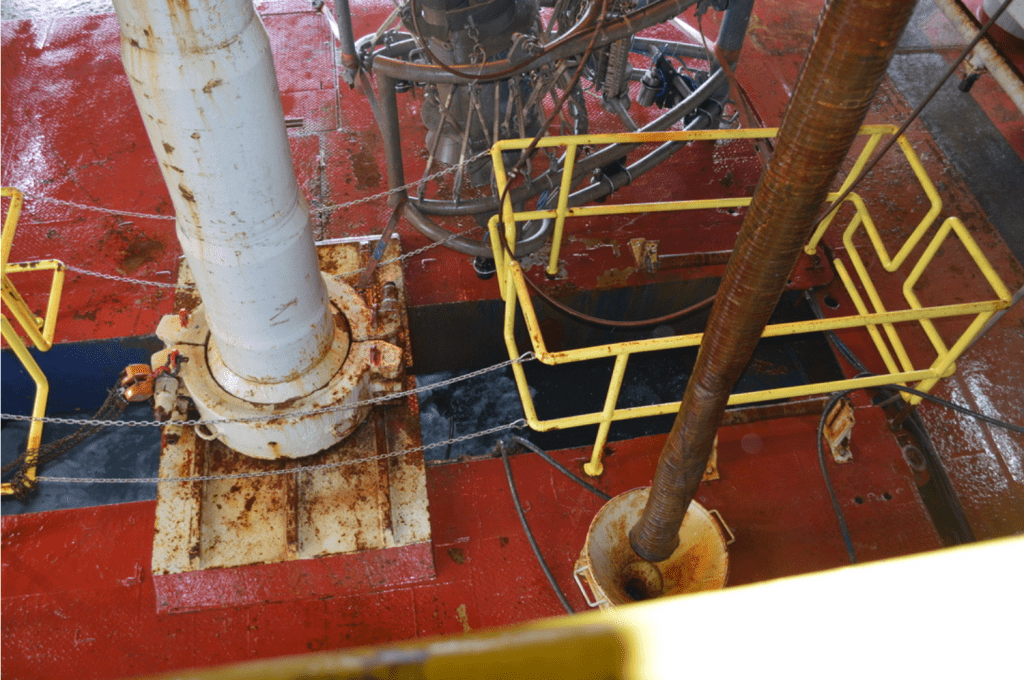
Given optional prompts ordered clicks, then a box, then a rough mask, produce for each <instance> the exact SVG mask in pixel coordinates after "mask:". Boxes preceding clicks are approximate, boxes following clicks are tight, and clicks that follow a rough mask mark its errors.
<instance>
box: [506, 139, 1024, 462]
mask: <svg viewBox="0 0 1024 680" xmlns="http://www.w3.org/2000/svg"><path fill="white" fill-rule="evenodd" d="M777 132H778V130H777V129H775V128H761V129H751V130H702V131H693V132H660V133H621V134H601V135H579V136H571V137H546V138H544V139H542V140H540V142H539V143H538V146H540V147H556V146H557V147H565V154H564V158H565V159H566V160H565V167H564V169H563V178H562V185H563V186H562V189H561V192H560V194H559V200H558V205H557V206H556V207H555V208H554V209H548V210H524V211H519V212H516V211H515V210H514V209H513V207H512V205H511V202H510V201H506V203H505V205H503V206H502V214H501V216H500V217H499V216H497V215H495V216H494V217H492V218H491V221H490V223H489V225H488V226H489V230H490V238H491V244H492V249H493V253H494V260H495V264H496V265H497V268H498V284H499V287H500V289H501V297H502V299H503V300H504V301H505V327H504V337H505V344H506V347H507V349H508V352H509V356H510V357H512V358H515V357H518V356H520V355H521V354H522V352H521V350H520V349H519V347H518V345H517V343H516V340H515V335H514V326H515V322H516V312H517V311H519V310H520V308H521V314H522V318H523V320H524V322H525V324H526V329H527V332H528V334H529V338H530V343H531V345H532V347H533V351H534V353H535V354H536V356H537V358H538V359H540V361H542V362H543V363H545V364H549V365H557V364H563V363H572V362H577V361H586V360H591V359H598V358H603V357H612V356H614V357H615V358H616V360H615V366H614V368H613V371H612V377H611V381H610V384H609V388H608V393H607V396H606V397H605V402H604V408H603V409H602V410H601V411H599V412H594V413H587V414H580V415H575V416H567V417H562V418H556V419H550V420H541V419H540V418H538V417H537V412H536V409H535V407H534V403H533V398H532V396H531V394H530V388H529V385H528V383H527V380H526V373H525V371H524V369H523V367H522V366H521V365H519V364H514V365H513V367H512V369H513V373H514V375H515V379H516V385H517V389H518V391H519V396H520V399H521V400H522V402H523V410H524V412H525V415H526V419H527V421H528V422H529V424H530V427H532V428H533V429H535V430H538V431H547V430H555V429H565V428H569V427H579V426H582V425H594V424H597V425H598V426H599V429H598V436H597V441H596V442H595V443H594V449H593V453H592V455H591V460H590V462H589V463H588V464H587V465H586V466H585V470H586V472H587V473H588V474H590V475H599V474H601V472H602V470H603V467H602V465H601V456H602V453H603V450H604V445H605V443H606V442H607V436H608V430H609V427H610V425H611V423H612V422H613V421H616V420H625V419H630V418H641V417H647V416H652V415H664V414H670V413H674V412H676V411H678V409H679V402H670V403H664V404H654V405H649V406H640V407H634V408H624V409H619V408H616V402H617V401H618V396H619V392H620V390H621V387H622V381H623V378H624V375H625V371H626V365H627V362H628V357H629V355H631V354H633V353H636V352H652V351H658V350H665V349H674V348H678V347H693V346H697V345H699V344H700V341H701V338H702V337H703V334H702V333H691V334H687V335H677V336H674V337H667V338H652V339H647V340H636V341H629V342H619V343H612V344H606V345H599V346H595V347H584V348H579V349H573V350H566V351H558V352H551V351H548V349H547V347H546V345H545V342H544V337H543V334H542V333H541V328H540V323H539V321H538V319H537V314H536V312H535V310H534V307H533V302H532V299H531V297H530V293H529V289H528V288H527V285H526V279H525V275H524V273H523V270H522V267H521V266H520V265H519V263H518V262H516V261H515V260H514V259H512V258H509V257H507V255H506V252H505V250H504V246H503V241H504V242H505V243H514V242H515V236H516V224H517V223H518V222H523V221H526V220H535V219H554V220H555V231H554V236H553V241H554V242H553V244H552V249H551V259H550V260H549V262H548V266H547V271H548V273H550V274H554V273H556V272H557V271H558V253H559V250H560V247H561V241H562V236H563V227H564V225H565V222H566V220H567V219H569V218H583V217H592V216H605V215H627V214H636V213H655V212H674V211H682V210H706V209H715V208H735V207H745V206H747V205H749V204H750V201H751V198H752V197H749V196H747V197H732V198H705V199H698V200H686V201H660V202H649V203H629V204H615V205H595V206H584V207H576V208H570V207H568V198H567V197H568V194H569V188H568V186H567V185H568V183H569V181H570V180H569V179H568V178H570V176H571V172H572V170H571V168H572V164H573V163H575V161H576V156H577V152H578V150H579V147H580V146H584V145H586V146H599V145H602V144H614V143H624V144H639V143H650V142H659V143H660V142H668V141H682V142H694V141H700V140H735V139H756V138H771V137H774V136H775V135H776V134H777ZM895 132H896V127H895V126H893V125H869V126H865V127H864V128H862V129H861V135H862V136H864V137H866V138H867V139H866V140H865V144H864V147H863V149H862V150H861V152H860V154H859V155H858V157H857V158H856V160H855V161H854V165H853V168H852V169H851V170H850V172H849V174H848V175H847V177H846V179H845V181H844V184H843V186H842V187H841V188H840V190H839V191H836V192H833V193H831V194H830V195H829V199H830V200H835V199H836V198H837V197H838V196H839V195H840V193H841V192H842V191H843V190H845V189H846V187H847V186H848V185H849V183H850V182H852V178H853V177H855V176H856V175H857V174H858V173H859V171H860V169H861V168H863V167H864V165H865V164H866V163H867V161H868V159H869V157H870V156H871V154H872V153H873V152H874V150H875V149H876V148H877V147H878V145H879V143H880V142H881V140H882V138H883V137H885V136H888V135H892V134H895ZM897 141H898V146H899V148H900V150H901V151H902V152H903V156H904V158H905V159H906V161H907V163H908V164H909V165H910V168H911V170H912V172H913V176H914V177H915V178H916V179H917V181H918V183H919V185H920V188H921V190H922V191H923V193H924V196H925V197H926V199H927V201H928V209H927V211H926V212H925V214H924V216H923V217H922V218H921V220H920V222H919V223H918V224H917V225H916V226H915V227H914V228H913V230H912V231H911V234H910V236H909V237H907V239H906V240H905V241H904V243H903V244H902V246H901V247H900V249H899V250H898V251H897V252H896V254H895V255H893V256H890V255H889V252H888V250H887V249H886V247H885V245H884V243H883V240H882V236H881V233H880V232H879V230H878V228H877V227H876V226H875V223H874V221H873V220H872V218H871V215H870V213H869V212H868V209H867V207H866V205H865V204H864V201H863V199H862V198H861V197H860V196H858V195H857V194H856V193H851V194H850V195H849V196H848V197H847V198H846V199H845V200H844V201H843V205H849V206H851V207H852V208H853V211H854V214H853V217H852V218H851V220H850V222H849V223H848V224H847V226H846V227H845V228H844V230H843V233H842V241H843V244H844V245H845V247H846V250H845V256H846V257H847V258H849V262H850V264H851V265H852V267H853V272H854V274H855V275H856V276H854V275H852V274H851V272H850V270H849V269H848V268H847V265H846V264H845V263H844V261H843V258H842V257H840V256H838V255H837V256H836V257H835V259H834V261H833V265H834V267H835V270H836V273H837V274H838V276H839V278H840V280H841V281H842V283H843V285H844V287H845V288H846V290H847V292H848V294H849V295H850V298H851V299H852V301H853V303H854V306H855V307H856V310H857V313H856V314H853V315H848V316H842V317H836V318H830V319H815V320H811V321H798V322H790V323H780V324H772V325H769V326H768V327H767V328H766V329H765V331H764V337H778V336H785V335H795V334H799V333H811V332H819V331H825V330H838V329H842V328H857V327H864V328H866V329H867V330H868V333H869V335H870V338H871V340H872V342H873V343H874V345H875V347H876V348H877V350H878V352H879V355H880V356H881V358H882V361H883V363H884V364H885V367H886V370H887V371H888V373H886V374H883V375H879V376H871V377H862V378H854V379H849V380H836V381H830V382H825V383H815V384H809V385H796V386H792V387H784V388H776V389H768V390H759V391H755V392H744V393H738V394H733V395H732V396H731V397H730V399H729V404H730V405H738V404H750V403H754V402H758V401H768V400H774V399H786V398H791V397H802V396H808V395H812V394H823V393H827V392H833V391H836V390H843V389H851V388H859V387H876V386H879V385H886V384H905V383H908V382H916V383H917V385H916V386H917V388H918V389H919V390H922V391H928V390H929V389H931V388H932V387H933V386H934V385H935V383H936V382H937V381H938V380H939V379H940V378H943V377H947V376H949V375H951V374H952V372H953V371H954V369H955V364H954V362H955V360H956V358H957V357H958V356H959V355H960V353H961V352H963V351H964V349H966V348H967V347H968V346H969V345H970V343H971V342H972V341H973V339H974V338H975V337H976V336H977V334H978V332H980V330H981V329H982V327H983V326H984V324H985V322H986V321H988V319H989V318H991V317H992V315H993V314H994V313H995V312H997V311H998V310H1000V309H1005V308H1006V307H1008V306H1009V305H1010V293H1009V291H1007V289H1006V287H1005V286H1004V285H1003V283H1002V281H1001V280H1000V279H999V276H998V275H997V274H996V272H995V271H994V270H993V268H992V266H991V264H989V262H988V260H987V259H986V258H985V256H984V254H982V252H981V250H980V248H979V247H978V246H977V244H976V243H975V242H974V240H973V239H972V238H971V236H970V234H969V232H968V230H967V229H966V228H965V227H964V225H963V223H962V222H961V221H960V220H959V219H957V218H955V217H950V218H948V219H946V220H945V222H943V224H942V226H941V227H940V228H939V229H938V231H937V232H936V234H935V235H934V236H933V237H932V239H931V241H930V242H929V243H928V245H927V247H926V249H925V251H924V253H923V254H922V255H921V256H920V258H918V260H917V261H916V262H915V263H914V264H913V266H912V268H911V271H910V273H909V275H908V276H907V278H906V279H905V281H903V282H902V283H901V287H902V292H903V297H904V300H905V301H906V303H907V309H899V310H890V309H888V308H887V307H886V305H885V303H884V302H883V299H882V295H881V294H880V293H879V288H878V286H877V285H876V283H875V282H874V281H873V280H872V278H871V276H870V274H869V272H868V268H867V266H866V264H865V259H864V256H862V254H861V253H860V249H859V247H858V246H857V244H855V243H854V240H853V236H854V234H855V233H856V232H857V231H858V230H859V229H861V228H863V229H864V231H865V232H866V234H867V237H868V242H869V243H870V246H871V249H873V251H874V256H875V257H876V258H877V260H878V262H879V263H880V264H881V265H882V268H883V269H884V270H885V271H886V272H888V273H894V274H899V273H900V269H901V267H902V266H903V265H904V264H906V263H907V260H908V259H909V257H910V254H911V253H912V252H913V251H914V249H915V248H916V247H917V246H918V244H920V243H921V242H922V241H923V240H924V238H925V236H926V235H927V233H928V231H929V229H930V228H931V226H932V225H933V224H934V223H935V220H936V219H937V217H938V216H939V213H940V212H941V210H942V201H941V199H940V198H939V195H938V191H937V190H936V189H935V187H934V185H933V184H932V182H931V180H930V179H929V178H928V176H927V173H926V172H925V169H924V167H923V166H922V164H921V162H920V160H919V159H918V158H917V155H916V154H915V153H914V151H913V149H912V148H911V146H910V144H909V143H908V142H907V141H906V140H905V139H904V138H903V137H900V138H899V139H898V140H897ZM531 142H532V140H525V139H522V140H503V141H500V142H498V143H497V144H495V145H494V147H492V149H491V158H492V160H493V162H494V167H495V179H496V182H497V191H498V192H499V194H501V193H503V192H505V189H506V186H507V185H508V178H507V175H506V171H505V166H504V163H503V158H502V153H503V152H505V151H510V150H518V149H524V148H526V147H527V146H528V145H529V144H530V143H531ZM841 208H842V206H837V208H836V209H835V210H834V211H832V213H830V214H829V215H828V216H827V218H826V219H825V220H823V221H822V223H821V225H820V226H819V227H818V229H817V230H816V231H815V233H814V234H813V235H812V237H811V239H810V240H809V241H808V243H807V246H806V251H807V253H808V254H813V253H814V252H815V250H816V248H817V247H818V244H819V243H820V241H821V239H822V237H823V236H824V234H825V232H826V231H827V230H828V228H829V227H830V226H831V224H832V221H833V219H834V218H835V216H836V215H837V214H838V213H839V212H840V209H841ZM502 223H503V224H504V228H505V238H504V239H502V238H501V234H500V233H499V228H500V225H502ZM951 233H955V234H956V236H957V237H958V238H959V240H960V242H961V243H962V244H963V246H964V247H965V248H966V250H967V252H968V254H969V255H970V257H971V259H972V260H973V261H974V263H975V265H976V266H977V267H978V269H979V270H980V271H981V272H982V274H983V276H984V277H985V279H986V281H987V282H988V284H989V286H990V287H991V288H992V290H993V292H994V293H995V297H994V298H991V299H986V300H979V301H974V302H966V303H957V304H936V305H923V304H921V303H920V301H919V300H918V298H917V295H916V294H915V292H914V287H915V285H916V284H917V282H918V281H919V280H920V278H921V275H922V273H923V272H924V271H925V269H926V268H927V266H928V265H929V264H930V263H931V261H932V260H933V258H934V257H935V254H936V253H937V252H938V250H939V248H940V247H941V246H942V245H943V243H944V242H945V241H946V239H947V237H948V236H949V235H950V234H951ZM861 290H863V291H864V293H863V294H862V293H861ZM865 296H866V300H865ZM970 316H973V319H972V320H971V321H970V323H969V325H968V327H967V329H966V330H965V331H964V332H963V333H962V334H961V335H960V336H959V337H958V338H957V339H956V340H955V341H954V342H953V343H952V344H951V345H950V346H948V347H947V345H946V343H945V342H944V341H943V339H942V338H941V337H940V335H939V333H938V331H937V329H936V328H935V326H934V324H933V323H932V321H931V320H932V319H937V318H948V317H970ZM911 321H916V322H917V323H919V324H920V326H921V327H922V329H923V330H924V332H925V334H926V336H927V337H928V339H929V341H930V343H931V345H932V348H933V349H934V350H935V353H936V357H935V359H934V361H933V362H932V363H931V364H930V365H929V366H927V367H924V368H921V367H915V366H914V364H913V362H912V360H911V358H910V356H909V353H908V352H907V351H906V348H905V343H904V341H903V340H902V339H901V338H900V335H899V333H898V332H897V328H896V324H900V323H906V322H911ZM879 327H880V328H881V331H880V330H879ZM920 400H921V397H918V396H912V397H910V398H909V399H908V401H909V402H910V403H912V404H917V403H919V402H920Z"/></svg>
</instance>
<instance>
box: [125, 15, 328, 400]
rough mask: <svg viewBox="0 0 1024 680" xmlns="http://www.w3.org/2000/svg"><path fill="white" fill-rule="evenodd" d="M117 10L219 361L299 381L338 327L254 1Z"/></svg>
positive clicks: (259, 379) (241, 373)
mask: <svg viewBox="0 0 1024 680" xmlns="http://www.w3.org/2000/svg"><path fill="white" fill-rule="evenodd" d="M114 9H115V11H116V12H117V16H118V21H119V22H120V24H121V54H122V61H123V62H124V68H125V71H126V72H127V74H128V79H129V81H130V82H131V87H132V90H133V92H134V93H135V99H136V101H137V102H138V106H139V110H140V111H141V113H142V118H143V123H144V124H145V126H146V131H147V132H148V133H149V138H150V141H151V143H152V144H153V150H154V152H155V153H156V157H157V159H158V160H159V162H160V170H161V172H162V173H163V176H164V181H165V182H166V183H167V187H168V190H169V191H170V195H171V201H172V202H173V204H174V209H175V213H176V215H177V226H178V238H179V240H180V241H181V245H182V248H183V249H184V252H185V256H186V258H187V259H188V264H189V267H190V268H191V270H192V274H193V276H194V277H195V281H196V287H197V288H198V290H199V294H200V296H201V297H202V300H203V303H204V304H205V306H206V317H207V319H208V322H209V325H210V330H211V335H212V342H213V343H214V344H215V345H216V348H217V350H218V351H219V353H220V356H221V357H222V360H223V363H224V364H225V365H226V366H227V368H228V369H230V370H231V371H232V372H234V373H235V374H236V375H237V376H238V377H240V378H241V379H242V380H245V381H249V382H253V383H260V384H276V383H282V382H285V381H290V380H293V379H295V378H297V377H299V376H301V375H303V374H305V373H307V372H308V371H309V370H310V369H311V368H312V367H314V366H315V365H316V364H317V363H318V362H320V361H321V360H322V359H323V358H324V357H325V355H326V354H327V351H328V349H330V346H331V343H332V341H333V338H334V323H333V320H332V317H331V315H330V313H329V309H328V300H327V290H326V287H325V285H324V282H323V280H322V278H321V276H320V273H319V265H318V263H317V256H316V250H315V246H314V244H313V235H312V229H311V226H310V217H309V208H308V206H307V205H306V202H305V200H304V199H303V198H302V195H301V194H300V192H299V187H298V182H297V181H296V179H295V171H294V170H293V167H292V158H291V152H290V150H289V147H288V138H287V134H286V132H285V127H284V114H283V111H282V109H281V99H280V93H279V90H278V85H277V78H276V76H275V73H274V64H273V59H272V57H271V53H270V41H269V39H268V38H267V33H266V30H265V29H264V27H263V22H262V21H261V20H260V18H259V16H258V15H257V14H256V12H255V10H254V9H253V4H252V0H172V1H170V2H167V1H166V0H114Z"/></svg>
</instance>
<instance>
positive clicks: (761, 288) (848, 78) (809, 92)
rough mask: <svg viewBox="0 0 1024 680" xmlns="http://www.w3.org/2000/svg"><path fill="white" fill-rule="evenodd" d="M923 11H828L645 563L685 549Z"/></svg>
mask: <svg viewBox="0 0 1024 680" xmlns="http://www.w3.org/2000/svg"><path fill="white" fill-rule="evenodd" d="M913 9H914V2H913V0H831V1H830V2H829V3H828V4H827V5H826V6H825V9H824V10H823V12H822V15H821V20H820V22H819V25H818V29H817V32H816V33H815V37H814V42H813V44H812V45H811V51H810V54H809V55H808V57H807V61H806V62H805V63H804V65H803V68H802V69H801V73H800V77H799V78H798V80H797V86H796V91H795V93H794V95H793V99H792V101H791V102H790V105H789V108H788V109H787V111H786V115H785V118H784V119H783V122H782V128H781V130H780V132H779V137H778V141H777V145H776V150H775V154H774V155H773V157H772V159H771V161H770V163H769V164H768V167H767V169H766V170H765V173H764V175H763V176H762V177H761V181H760V182H759V184H758V187H757V190H756V191H755V193H754V197H753V201H752V202H751V204H750V208H749V209H748V211H747V215H746V218H745V219H744V221H743V226H742V227H741V229H740V234H739V237H738V238H737V241H736V248H735V250H734V252H733V255H732V257H731V258H730V260H729V264H728V266H727V268H726V271H725V275H724V277H723V279H722V284H721V287H720V288H719V293H718V295H717V298H716V300H715V304H714V307H713V308H712V311H711V316H710V318H709V320H708V325H707V329H706V331H705V333H704V339H703V341H702V342H701V347H700V353H699V354H698V356H697V363H696V365H695V367H694V370H693V375H692V377H691V378H690V381H689V383H688V384H687V386H686V393H685V395H684V396H683V399H682V404H681V406H680V409H679V414H678V415H677V416H676V420H675V423H674V424H673V426H672V430H671V432H670V433H669V436H668V440H667V441H666V443H665V447H664V449H663V450H662V453H661V458H660V459H659V461H658V467H657V470H656V472H655V475H654V481H653V487H652V489H651V493H650V496H649V498H648V501H647V506H646V507H645V508H644V513H643V516H642V517H641V518H640V521H639V522H637V524H636V526H634V527H633V529H632V530H631V531H630V534H629V538H630V543H631V544H632V546H633V549H634V550H635V551H636V552H637V554H638V555H640V556H641V557H643V558H644V559H646V560H649V561H652V562H657V561H661V560H664V559H666V558H668V557H669V556H670V555H671V554H672V552H673V550H674V549H675V548H676V546H677V545H678V541H679V539H678V533H679V527H680V525H681V524H682V521H683V517H684V516H685V514H686V510H687V508H688V507H689V505H690V501H692V500H693V497H694V495H695V494H696V492H697V486H698V484H699V483H700V480H701V476H702V474H703V472H704V469H705V468H706V466H707V462H708V459H709V457H710V455H711V450H712V444H713V442H714V438H715V434H716V432H717V431H718V427H719V423H720V422H721V419H722V414H723V412H724V410H725V406H726V402H727V400H728V398H729V393H730V392H731V391H732V389H733V387H734V386H735V384H736V381H737V380H738V379H739V377H740V374H741V373H742V372H743V369H744V368H745V367H746V365H747V362H748V361H749V360H750V357H751V355H752V354H753V351H754V347H755V346H756V345H757V342H758V340H759V339H760V337H761V333H762V331H763V330H764V327H765V325H766V324H767V322H768V319H769V317H770V316H771V313H772V311H773V310H774V309H775V306H776V304H777V303H778V300H779V297H780V296H781V294H782V291H783V288H784V287H785V285H786V281H787V279H788V277H789V274H790V272H791V271H792V270H793V266H794V265H795V264H796V260H797V257H798V255H799V253H800V249H801V247H802V246H803V244H804V243H806V242H807V239H808V238H809V237H810V235H811V230H812V227H813V225H814V222H815V218H816V217H817V215H818V213H819V211H820V210H821V208H822V205H823V204H824V202H825V199H826V197H827V195H828V189H829V185H830V184H831V183H832V181H833V180H834V179H835V177H836V175H837V174H838V172H839V168H840V165H841V163H842V162H843V159H844V158H845V157H846V154H847V152H848V151H849V149H850V147H851V145H852V144H853V141H854V137H855V136H856V134H857V130H858V128H859V127H860V125H861V124H862V122H863V121H864V117H865V116H866V114H867V112H868V107H869V106H870V104H871V101H872V99H873V98H874V94H875V91H876V89H877V88H878V84H879V83H880V81H881V79H882V76H883V75H884V73H885V69H886V67H887V66H888V64H889V61H890V59H891V58H892V55H893V53H894V52H895V49H896V44H897V42H898V40H899V37H900V35H901V34H902V33H903V29H904V28H905V27H906V25H907V22H908V21H909V19H910V15H911V13H912V11H913Z"/></svg>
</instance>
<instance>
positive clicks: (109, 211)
mask: <svg viewBox="0 0 1024 680" xmlns="http://www.w3.org/2000/svg"><path fill="white" fill-rule="evenodd" d="M21 193H22V195H23V196H24V197H25V198H36V199H39V200H40V201H49V202H50V203H57V204H59V205H66V206H68V207H69V208H78V209H80V210H93V211H96V212H101V213H107V214H109V215H124V216H125V217H141V218H143V219H148V220H173V219H177V218H175V217H174V215H153V214H150V213H137V212H129V211H127V210H113V209H111V208H104V207H103V206H100V205H86V204H84V203H72V202H71V201H63V200H61V199H59V198H52V197H50V196H40V195H39V194H31V193H29V192H27V191H23V192H21Z"/></svg>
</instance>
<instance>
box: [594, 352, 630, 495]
mask: <svg viewBox="0 0 1024 680" xmlns="http://www.w3.org/2000/svg"><path fill="white" fill-rule="evenodd" d="M628 361H629V354H620V355H618V356H617V357H615V366H614V367H613V368H612V379H611V382H610V383H609V385H608V396H606V397H605V400H604V411H603V412H602V413H601V424H600V425H598V427H597V441H595V442H594V451H593V452H592V453H591V454H590V462H588V463H586V464H585V465H584V466H583V471H584V472H586V473H587V474H588V475H590V476H591V477H599V476H600V475H601V473H602V472H604V464H603V463H602V462H601V458H602V457H603V456H604V445H605V444H607V443H608V430H610V429H611V426H612V416H613V415H614V414H615V404H616V403H617V402H618V401H619V392H620V391H621V390H622V379H623V378H624V377H625V376H626V363H627V362H628Z"/></svg>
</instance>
